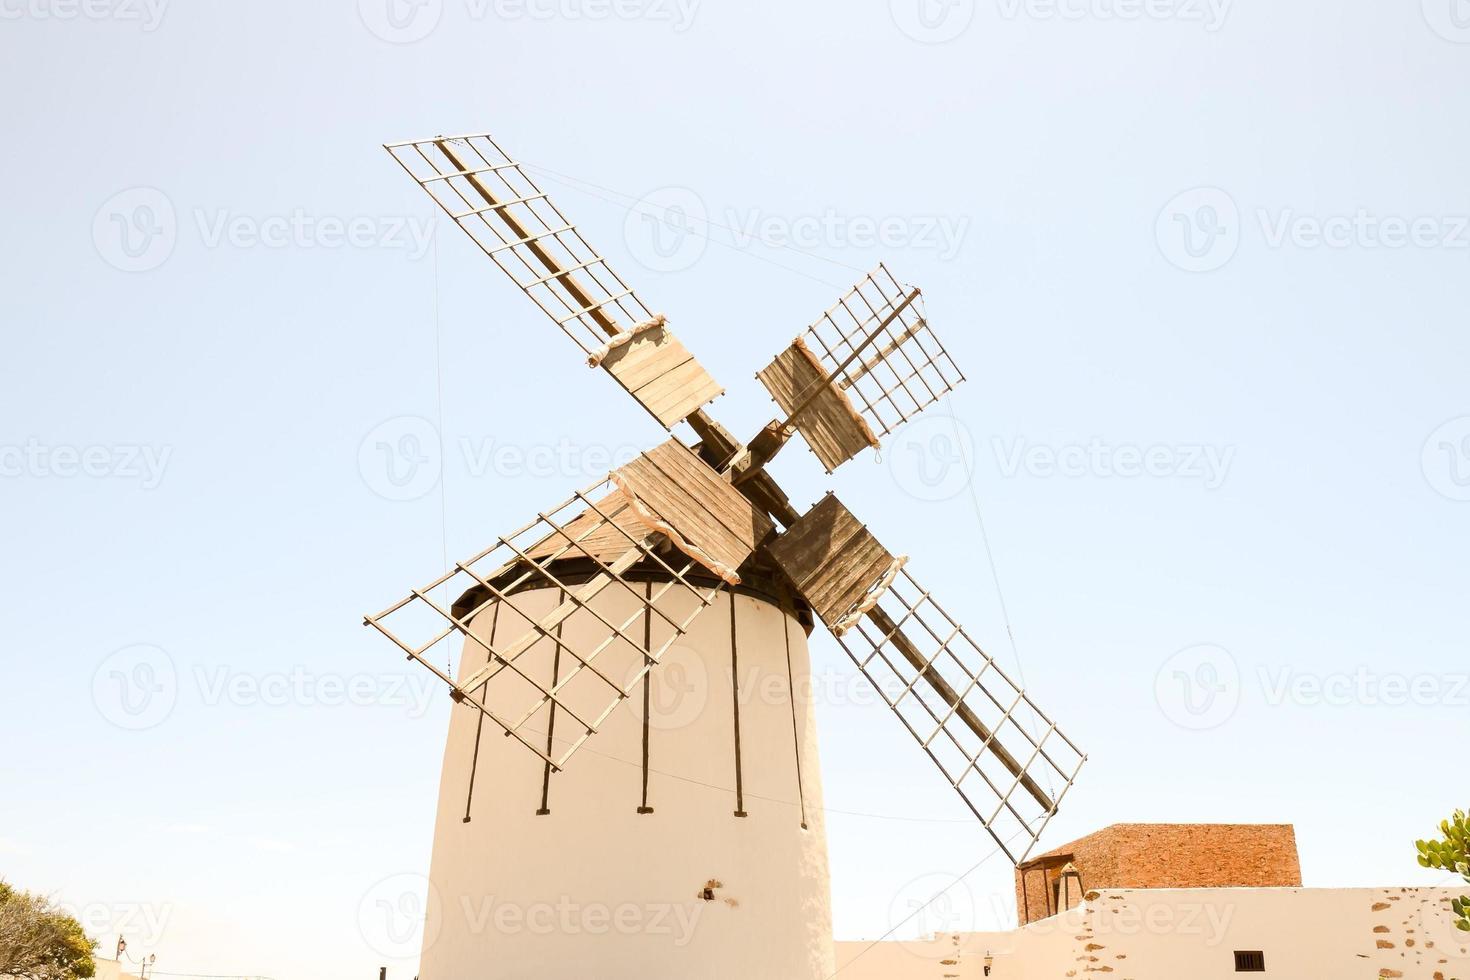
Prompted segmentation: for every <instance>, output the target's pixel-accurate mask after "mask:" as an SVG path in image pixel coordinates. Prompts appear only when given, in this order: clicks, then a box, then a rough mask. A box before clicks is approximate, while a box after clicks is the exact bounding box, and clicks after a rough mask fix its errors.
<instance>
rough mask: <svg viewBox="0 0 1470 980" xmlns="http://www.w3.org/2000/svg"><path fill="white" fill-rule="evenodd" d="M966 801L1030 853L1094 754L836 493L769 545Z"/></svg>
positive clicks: (1009, 843) (1019, 852) (1014, 852)
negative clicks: (1008, 672)
mask: <svg viewBox="0 0 1470 980" xmlns="http://www.w3.org/2000/svg"><path fill="white" fill-rule="evenodd" d="M766 551H767V553H768V554H769V555H770V556H771V558H772V559H773V560H774V561H775V562H776V564H777V565H779V566H780V567H781V569H782V571H784V572H785V573H786V575H787V576H788V577H789V578H790V579H791V580H792V583H793V584H794V585H795V586H796V588H797V589H798V591H800V592H801V594H802V596H803V598H805V599H806V600H807V602H808V603H810V604H811V606H812V608H813V609H814V610H816V612H817V614H818V615H819V616H821V618H822V621H823V622H824V623H825V624H826V625H827V626H828V628H829V629H831V630H832V632H833V634H834V635H835V636H836V637H837V641H838V642H839V643H840V644H841V645H842V648H843V649H844V650H845V651H846V652H847V654H848V656H849V657H850V658H851V659H852V661H853V663H854V664H856V665H857V668H858V670H859V671H861V672H862V674H863V676H864V678H866V679H867V680H868V682H869V683H870V684H872V686H873V688H874V689H875V690H877V691H878V692H879V694H880V695H881V696H882V697H883V699H884V700H885V702H887V704H888V706H889V707H890V708H892V709H893V711H894V713H895V714H896V715H897V716H898V718H899V720H900V721H901V722H902V723H903V725H904V727H905V728H907V729H908V731H909V732H910V734H912V735H913V736H914V738H915V740H916V741H918V743H919V746H920V748H922V749H923V750H924V752H925V754H927V755H928V756H929V757H930V759H932V760H933V762H934V763H935V765H936V766H938V767H939V770H940V771H941V772H942V773H944V775H945V778H946V779H948V780H949V782H950V785H951V786H953V787H954V789H955V790H956V791H957V792H958V793H959V795H960V797H961V799H963V800H964V802H965V805H966V806H968V807H969V808H970V811H971V812H972V813H974V815H975V816H976V817H977V818H978V819H979V820H980V821H981V823H982V824H984V826H985V828H986V830H987V831H988V832H989V833H990V835H991V836H992V837H993V838H994V839H995V841H996V843H997V844H999V845H1000V846H1001V847H1002V848H1003V849H1004V850H1005V851H1006V853H1007V855H1009V856H1010V857H1011V860H1012V861H1013V862H1016V863H1019V862H1020V861H1023V860H1025V858H1026V855H1028V854H1029V853H1030V851H1031V849H1032V848H1033V847H1034V846H1035V845H1036V842H1037V840H1038V839H1039V838H1040V836H1041V833H1042V831H1043V830H1044V829H1045V828H1046V825H1047V823H1048V822H1049V821H1050V820H1051V818H1052V816H1054V815H1055V814H1056V812H1057V808H1058V806H1059V805H1060V803H1061V800H1062V796H1063V795H1065V793H1066V792H1067V790H1068V789H1069V788H1070V787H1071V785H1072V782H1073V781H1074V780H1075V779H1076V776H1077V772H1078V770H1080V768H1081V766H1082V763H1083V762H1084V761H1085V759H1086V757H1085V756H1084V755H1083V754H1082V753H1081V751H1080V750H1078V748H1077V747H1076V745H1074V744H1073V743H1072V742H1071V740H1069V739H1068V738H1067V737H1066V736H1065V735H1063V734H1062V733H1061V732H1060V731H1059V730H1058V729H1057V727H1056V725H1055V724H1053V723H1052V722H1051V720H1050V719H1049V718H1047V716H1046V715H1045V714H1043V713H1042V712H1041V710H1040V709H1039V708H1037V707H1036V705H1035V704H1034V703H1033V702H1032V701H1031V699H1030V698H1029V697H1028V696H1027V695H1026V693H1025V692H1024V691H1022V690H1021V688H1019V687H1018V686H1017V685H1016V684H1015V683H1014V682H1012V681H1011V679H1010V678H1009V677H1008V676H1007V675H1006V674H1005V672H1004V671H1003V670H1001V668H1000V667H999V666H997V665H996V663H995V661H994V660H993V659H992V658H991V657H990V656H989V655H988V654H986V653H985V651H984V650H982V649H981V648H980V647H979V645H978V644H976V643H975V642H974V641H973V640H972V639H970V636H969V634H967V633H966V632H965V630H964V628H963V627H961V626H960V625H959V623H957V622H955V621H954V620H953V619H952V618H951V617H950V616H949V614H948V613H946V612H945V611H944V609H943V608H941V607H940V606H939V605H938V603H936V602H935V601H934V599H933V597H932V596H931V595H930V594H929V592H927V591H926V590H924V589H922V588H920V587H919V586H918V584H917V583H916V582H915V581H914V580H913V578H912V577H911V576H910V575H909V573H908V572H907V570H906V569H905V562H906V559H905V558H902V557H899V558H895V557H894V556H892V555H891V554H889V552H888V551H887V550H886V549H884V548H883V547H882V545H880V544H878V542H877V540H876V539H875V538H874V537H873V535H872V534H871V532H869V531H868V529H867V528H866V527H864V526H863V525H862V524H861V523H860V522H859V521H858V520H857V519H856V518H855V517H853V516H852V514H851V513H850V512H849V511H848V510H847V508H845V507H843V506H842V504H841V502H840V501H838V500H837V498H836V497H835V496H832V495H830V494H829V495H827V497H825V498H824V499H823V500H822V501H820V502H819V503H818V504H817V505H816V506H815V507H813V508H812V509H811V510H810V511H808V512H807V513H806V514H804V515H803V516H802V517H801V518H800V519H798V520H797V521H796V522H795V523H793V524H792V525H791V526H790V527H788V528H787V529H786V531H785V533H783V534H782V535H780V536H779V537H777V538H776V539H775V540H774V541H773V542H771V543H770V544H769V545H768V546H767V549H766Z"/></svg>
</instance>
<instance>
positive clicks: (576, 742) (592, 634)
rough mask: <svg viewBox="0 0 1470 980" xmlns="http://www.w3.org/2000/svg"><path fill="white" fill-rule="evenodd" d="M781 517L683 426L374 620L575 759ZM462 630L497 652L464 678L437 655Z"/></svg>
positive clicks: (534, 738)
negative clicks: (717, 468)
mask: <svg viewBox="0 0 1470 980" xmlns="http://www.w3.org/2000/svg"><path fill="white" fill-rule="evenodd" d="M771 530H772V524H771V523H770V520H769V519H768V518H767V517H766V516H765V515H764V514H761V513H760V512H759V511H757V510H756V509H755V508H754V507H753V506H752V505H751V504H750V503H749V501H747V500H746V499H745V498H744V497H743V496H741V495H740V493H739V492H738V491H736V490H735V489H734V488H733V487H731V486H730V485H729V484H728V483H725V482H724V481H723V480H721V479H720V477H719V475H718V474H717V473H715V472H714V471H713V470H711V469H710V468H709V467H708V466H706V465H705V464H704V463H703V462H701V461H700V460H699V458H698V457H697V456H695V455H694V454H693V453H692V452H691V451H690V450H689V449H688V448H686V447H685V446H684V445H683V444H681V443H679V442H678V441H677V440H670V441H669V442H666V443H664V444H663V445H662V446H659V447H657V448H655V449H653V450H651V451H649V452H647V453H644V454H643V455H641V456H640V457H638V459H636V460H634V461H633V462H632V463H630V464H628V465H627V466H625V467H622V468H621V469H619V470H616V471H614V472H613V473H611V474H609V475H608V477H607V478H606V479H605V480H601V481H599V482H598V483H597V484H595V485H593V486H591V487H588V488H587V489H586V490H583V491H579V492H577V493H574V494H573V495H572V496H571V497H570V498H568V499H567V500H565V501H563V502H562V503H561V504H559V505H558V506H556V507H553V508H551V510H550V511H548V512H547V513H546V514H541V515H538V516H537V518H536V520H534V521H532V522H531V523H529V524H527V525H526V526H525V527H522V528H521V529H520V530H518V531H515V532H513V533H511V534H509V535H507V536H505V537H502V538H500V539H499V540H498V541H497V542H496V543H495V544H494V545H492V546H491V547H490V548H488V549H486V550H485V551H482V552H481V553H480V554H478V555H475V556H474V557H473V558H470V559H469V560H467V561H463V562H460V563H458V564H457V565H456V566H455V569H454V570H453V571H451V572H449V573H447V574H445V575H443V576H441V577H440V578H438V579H436V580H434V581H433V582H430V583H429V584H428V585H426V586H424V587H423V588H420V589H415V590H413V591H412V592H411V593H410V594H409V595H408V596H407V597H406V598H404V599H401V600H399V601H398V602H396V603H394V604H393V605H392V606H389V607H388V608H387V609H385V610H383V611H382V612H380V613H378V614H377V615H374V616H368V617H367V619H366V621H367V623H368V624H369V625H371V626H373V627H375V628H377V629H378V630H379V631H380V632H381V633H383V635H385V636H386V637H388V639H390V640H392V641H393V642H394V643H395V644H397V645H398V647H399V648H400V649H401V650H403V651H404V653H406V654H407V655H408V656H409V657H410V658H411V659H414V660H417V661H418V662H419V663H421V664H423V665H424V666H425V667H428V668H429V670H431V671H432V672H433V673H434V674H435V675H436V676H438V677H439V678H440V679H441V680H443V681H444V682H445V683H446V684H448V685H449V686H450V688H451V694H452V696H453V697H454V699H455V700H456V701H458V702H460V703H461V704H468V705H470V706H471V707H473V708H476V709H478V710H479V711H481V712H483V713H484V714H485V716H486V717H487V718H489V719H490V720H491V721H492V722H494V723H495V724H496V725H498V726H499V727H500V728H501V729H503V730H504V731H505V733H506V734H507V735H510V736H513V737H514V738H516V739H517V740H519V741H520V742H521V743H522V744H523V745H525V746H526V747H527V748H529V749H530V750H531V751H533V752H535V753H536V754H537V755H538V756H540V757H541V758H542V759H544V760H545V761H546V762H548V763H550V764H551V765H552V767H553V768H556V769H561V768H562V766H564V765H565V764H566V762H567V760H568V759H569V758H570V757H571V756H572V754H573V753H575V752H576V751H577V750H578V749H579V748H581V746H582V744H583V743H584V742H586V741H587V739H588V738H590V737H591V736H592V735H594V734H596V732H597V730H598V728H599V727H600V726H601V725H602V723H603V722H604V721H605V720H606V719H607V718H608V716H609V715H611V714H612V712H613V711H614V710H615V709H616V708H617V706H618V704H619V703H621V701H622V700H623V699H624V698H626V697H628V695H629V694H630V692H631V691H632V690H633V688H634V687H635V686H636V685H637V684H638V682H639V681H641V680H642V679H643V677H644V675H645V674H647V673H648V671H649V670H650V669H652V668H653V667H654V666H656V665H657V664H658V663H659V661H660V658H661V657H662V656H663V654H664V653H665V652H666V651H667V650H668V648H669V647H670V646H671V645H672V644H673V643H674V642H675V641H676V640H677V639H678V638H679V637H680V636H682V635H684V633H686V632H687V631H688V629H689V626H690V624H691V623H693V621H694V619H695V617H696V616H698V615H699V613H700V612H702V611H703V610H704V609H705V608H706V607H707V606H709V605H710V604H711V603H712V602H713V601H714V599H715V596H716V594H717V593H718V591H719V589H720V588H721V587H723V586H725V585H729V584H734V583H738V582H739V575H738V572H737V571H736V569H737V568H738V567H739V566H740V565H741V564H742V563H743V562H744V561H745V559H746V558H748V557H749V556H750V555H751V554H752V553H753V552H754V551H755V548H756V546H757V545H758V544H759V543H760V542H761V541H762V540H763V539H764V538H765V537H766V536H767V535H768V534H769V533H770V532H771ZM436 592H440V593H442V592H449V593H450V594H453V593H455V592H460V593H462V594H461V597H460V598H459V600H458V601H456V602H454V603H453V604H446V603H445V602H444V601H443V599H442V598H440V599H436V598H435V593H436ZM574 618H575V626H576V629H575V630H574V631H573V632H572V633H568V632H567V629H568V627H569V626H571V625H573V624H574ZM455 634H459V635H461V636H463V637H465V638H466V639H467V641H468V642H467V643H466V651H467V654H468V653H475V655H476V656H477V657H483V659H484V664H483V665H482V666H479V667H477V668H475V669H469V668H468V667H466V666H464V665H462V666H461V670H460V676H459V677H458V678H457V679H456V678H454V677H451V676H450V675H449V674H447V673H445V672H444V671H443V670H441V669H440V668H439V667H438V666H437V665H436V664H434V663H431V662H430V661H429V659H428V657H427V654H428V652H429V651H430V650H431V649H432V648H433V647H434V646H436V645H437V644H438V643H440V642H441V641H443V640H445V639H448V638H450V637H451V636H453V635H455ZM559 715H560V716H561V718H562V719H563V720H562V723H561V728H560V734H558V731H557V729H556V727H555V726H556V722H557V718H558V716H559Z"/></svg>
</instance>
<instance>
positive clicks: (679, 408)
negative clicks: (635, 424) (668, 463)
mask: <svg viewBox="0 0 1470 980" xmlns="http://www.w3.org/2000/svg"><path fill="white" fill-rule="evenodd" d="M384 148H385V149H386V150H387V151H388V152H389V154H391V155H392V157H393V159H394V160H396V161H397V162H398V164H399V165H400V166H401V167H403V169H404V170H405V171H407V173H408V175H409V176H410V177H412V178H413V179H414V180H415V181H416V182H417V183H418V184H419V185H420V186H421V187H423V189H424V190H425V192H427V193H428V195H429V196H430V197H431V198H433V199H434V202H435V203H436V204H438V205H439V207H440V208H442V209H443V211H444V213H445V214H447V215H448V216H449V217H450V218H451V219H452V220H453V221H454V222H455V224H457V225H459V226H460V227H461V228H462V229H464V231H465V233H466V234H468V235H469V236H470V238H471V239H473V240H474V242H475V244H476V245H478V246H480V248H481V249H482V250H483V251H484V252H485V254H486V255H487V256H489V257H490V259H491V261H493V262H494V263H495V264H496V265H497V266H499V267H500V269H501V271H502V272H504V273H505V274H506V275H507V276H508V277H509V278H510V279H511V281H512V282H514V283H515V284H516V286H517V287H519V288H520V290H521V292H523V293H525V294H526V295H527V296H529V297H530V298H531V300H532V301H533V302H534V303H535V304H536V305H537V306H539V307H540V308H541V311H542V312H543V313H545V314H546V315H547V316H548V317H550V318H551V320H552V321H553V322H554V323H556V325H557V327H559V328H560V329H561V331H562V332H563V333H565V334H566V335H567V336H568V337H570V338H571V339H572V340H573V341H574V342H575V343H576V344H577V346H578V347H580V348H581V349H582V353H583V354H584V355H586V357H587V360H588V363H589V364H592V365H594V366H598V365H601V366H603V367H605V368H606V369H607V371H608V373H609V374H611V375H612V376H613V377H614V378H615V379H616V380H617V381H618V383H619V384H620V385H622V386H623V387H624V389H625V390H627V391H628V393H629V394H631V395H633V397H634V398H636V399H637V400H638V401H639V402H640V403H641V404H642V405H643V406H644V407H645V408H646V409H648V411H649V413H650V414H652V415H653V416H654V418H656V419H657V420H658V422H659V424H660V425H662V426H663V427H664V428H665V429H671V428H672V427H673V426H674V425H675V424H677V423H678V422H679V421H681V420H682V419H684V418H687V417H688V416H689V415H690V414H691V413H692V412H694V411H695V410H696V409H698V408H700V407H702V406H703V405H705V404H707V403H708V402H709V401H711V400H713V399H714V398H716V397H718V396H719V395H721V394H723V392H724V389H723V388H721V387H720V385H719V384H718V383H717V382H715V380H714V379H713V378H712V377H711V376H710V375H709V372H707V371H706V370H705V369H704V368H703V367H702V366H700V364H699V362H698V361H696V360H695V359H694V357H693V356H692V355H691V354H690V353H689V352H688V351H687V350H685V349H684V347H683V346H682V345H681V344H679V342H678V341H677V340H676V339H675V338H674V337H673V334H672V333H671V332H670V331H669V330H668V327H667V324H666V323H665V321H664V318H663V316H662V315H656V314H654V313H653V312H652V311H651V310H650V309H649V308H648V306H647V305H645V304H644V302H643V301H642V300H641V299H639V297H638V295H637V293H635V292H634V291H633V288H632V287H631V286H629V285H628V284H627V282H625V281H624V280H623V278H622V277H621V276H619V275H618V274H617V273H616V272H614V271H613V270H612V269H611V268H610V267H609V266H608V264H607V262H606V260H605V259H604V258H603V257H602V256H601V255H600V254H599V253H598V252H597V251H596V250H594V249H593V248H592V246H591V245H590V244H588V242H587V240H586V239H585V238H584V237H582V233H581V232H580V231H578V230H577V228H576V226H575V225H573V224H572V223H571V221H570V220H568V218H567V216H566V215H565V214H563V213H562V211H561V209H560V208H558V207H557V206H556V205H555V204H553V203H552V201H551V199H550V198H549V197H548V196H547V194H546V192H545V191H543V190H542V189H541V187H540V186H539V185H538V184H537V183H536V182H535V181H534V180H532V179H531V177H530V176H529V175H527V174H526V172H525V170H524V169H523V168H522V165H521V164H520V163H518V162H516V161H515V160H512V159H511V158H510V157H509V156H508V155H507V154H506V153H505V151H504V150H502V149H501V148H500V146H499V144H497V143H496V142H495V141H494V140H493V139H491V137H490V136H489V135H488V134H483V133H477V134H470V135H462V136H436V137H434V138H433V139H425V140H409V141H405V142H402V143H387V144H384ZM640 337H641V338H642V340H643V343H639V344H633V343H630V341H634V340H635V339H637V338H640ZM609 345H611V347H612V348H614V349H615V348H619V347H621V348H623V353H624V354H626V353H627V352H628V351H629V350H640V349H644V350H647V351H650V352H652V351H653V350H654V349H656V353H657V356H656V357H654V356H651V354H648V355H643V356H640V358H639V359H640V361H641V362H642V363H641V365H640V366H639V367H637V368H636V369H635V368H634V367H633V366H632V365H630V364H627V363H624V359H622V358H621V357H620V358H613V359H608V356H607V355H608V353H609V349H610V348H609ZM630 374H631V375H632V376H631V377H630Z"/></svg>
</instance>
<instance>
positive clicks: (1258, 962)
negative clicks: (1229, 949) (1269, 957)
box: [1235, 949, 1266, 973]
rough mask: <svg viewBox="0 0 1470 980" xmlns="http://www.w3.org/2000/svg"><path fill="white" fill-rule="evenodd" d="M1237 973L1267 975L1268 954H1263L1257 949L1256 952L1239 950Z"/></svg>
mask: <svg viewBox="0 0 1470 980" xmlns="http://www.w3.org/2000/svg"><path fill="white" fill-rule="evenodd" d="M1235 972H1236V973H1265V972H1266V954H1265V953H1263V952H1261V951H1260V950H1258V949H1256V950H1241V949H1237V950H1236V951H1235Z"/></svg>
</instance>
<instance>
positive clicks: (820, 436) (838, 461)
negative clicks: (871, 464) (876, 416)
mask: <svg viewBox="0 0 1470 980" xmlns="http://www.w3.org/2000/svg"><path fill="white" fill-rule="evenodd" d="M756 376H757V377H758V378H759V379H760V382H761V384H763V385H765V387H766V390H767V391H769V392H770V393H771V397H772V398H774V399H775V400H776V404H778V405H780V406H781V410H782V411H783V412H786V413H787V414H788V415H791V423H792V424H793V425H794V426H795V427H796V429H797V431H799V432H800V433H801V435H802V438H804V439H805V440H806V441H807V445H809V446H811V448H812V452H814V453H816V455H817V458H818V459H819V460H821V462H822V466H823V467H824V468H825V469H826V470H827V471H828V472H829V473H830V472H831V471H832V470H835V469H836V468H837V467H839V466H841V465H842V464H843V463H845V462H847V461H848V460H849V459H852V458H853V457H854V456H856V455H857V454H858V453H860V452H862V451H863V450H864V449H868V448H870V447H872V446H875V445H877V440H875V439H874V438H873V435H872V432H871V431H870V430H869V429H868V426H867V423H866V422H864V421H863V419H862V416H861V415H859V414H858V411H857V409H856V408H854V407H853V404H852V402H851V401H850V400H849V399H848V397H847V395H846V393H844V392H843V391H842V390H841V389H840V388H839V387H838V386H837V385H836V384H834V383H832V382H831V381H830V379H828V377H827V374H826V371H825V370H824V369H823V367H822V365H821V363H820V362H819V361H818V360H817V358H816V357H815V355H813V354H812V352H811V351H810V350H808V349H807V348H806V345H805V344H803V343H802V342H800V341H797V342H796V343H794V344H792V345H791V346H790V347H788V348H786V350H784V351H782V352H781V353H780V354H779V355H777V357H776V359H775V360H774V361H772V362H771V363H770V364H769V365H767V366H766V367H765V368H763V369H762V370H761V371H760V373H759V374H757V375H756ZM803 402H805V403H806V404H805V407H802V403H803Z"/></svg>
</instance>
